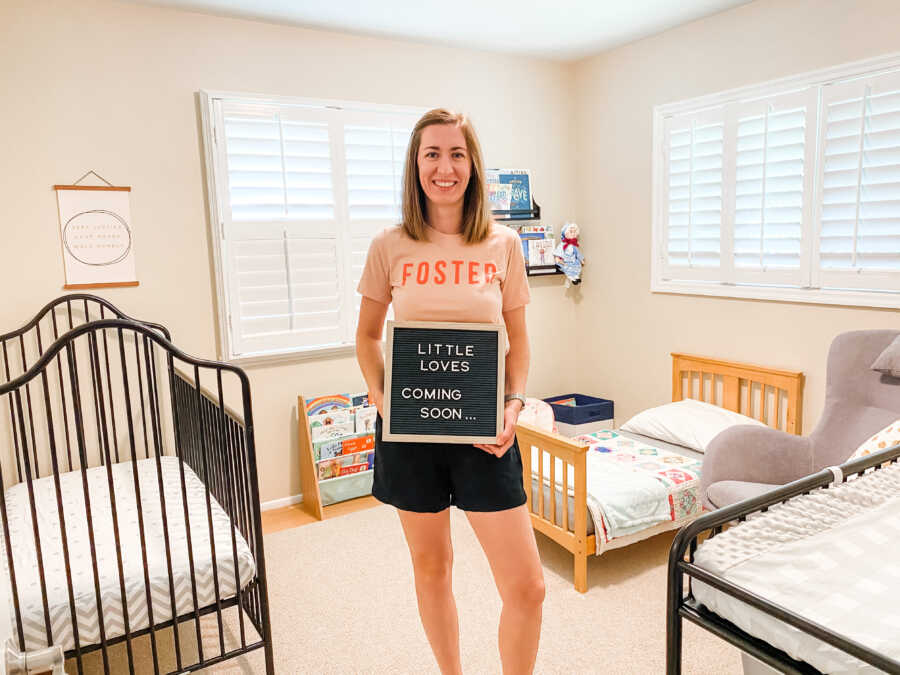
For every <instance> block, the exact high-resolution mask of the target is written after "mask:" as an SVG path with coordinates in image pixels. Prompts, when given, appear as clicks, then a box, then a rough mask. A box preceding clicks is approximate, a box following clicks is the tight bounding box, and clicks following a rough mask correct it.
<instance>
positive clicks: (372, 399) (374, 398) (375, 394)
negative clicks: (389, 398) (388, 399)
mask: <svg viewBox="0 0 900 675" xmlns="http://www.w3.org/2000/svg"><path fill="white" fill-rule="evenodd" d="M369 403H371V404H372V405H374V406H375V408H377V409H378V414H379V415H381V419H384V392H383V391H370V392H369Z"/></svg>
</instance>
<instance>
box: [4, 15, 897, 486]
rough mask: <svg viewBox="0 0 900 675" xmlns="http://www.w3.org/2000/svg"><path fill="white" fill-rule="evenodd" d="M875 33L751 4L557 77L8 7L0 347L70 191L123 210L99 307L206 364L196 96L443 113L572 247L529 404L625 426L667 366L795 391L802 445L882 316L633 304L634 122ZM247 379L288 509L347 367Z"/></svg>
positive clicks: (209, 336) (542, 299)
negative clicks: (754, 378)
mask: <svg viewBox="0 0 900 675" xmlns="http://www.w3.org/2000/svg"><path fill="white" fill-rule="evenodd" d="M896 25H900V4H898V3H896V2H892V1H890V0H881V1H878V2H876V1H874V0H873V1H868V2H862V1H860V2H854V1H850V0H846V1H831V2H823V1H816V0H756V2H753V3H751V4H749V5H745V6H742V7H739V8H737V9H734V10H730V11H728V12H724V13H721V14H718V15H716V16H713V17H710V18H707V19H703V20H700V21H696V22H693V23H691V24H688V25H685V26H682V27H679V28H676V29H673V30H670V31H667V32H665V33H662V34H660V35H657V36H655V37H652V38H648V39H645V40H642V41H640V42H637V43H633V44H631V45H627V46H625V47H622V48H619V49H616V50H614V51H611V52H608V53H605V54H603V55H599V56H597V57H594V58H591V59H586V60H584V61H581V62H579V63H577V64H572V65H564V64H558V63H553V62H549V61H543V60H539V59H526V58H521V57H508V56H498V55H492V54H488V53H485V52H476V51H468V50H459V49H450V48H443V47H428V46H422V45H416V44H412V43H405V42H399V41H389V40H382V39H374V38H363V37H355V36H350V35H344V34H340V33H330V32H324V31H311V30H304V29H300V28H294V27H287V26H277V25H272V24H265V23H257V22H250V21H244V20H235V19H227V18H217V17H212V16H206V15H201V14H192V13H186V12H179V11H174V10H167V9H158V8H153V7H146V6H141V5H132V4H122V3H116V2H108V1H102V0H87V1H85V2H80V3H78V4H75V3H68V2H63V1H59V2H46V1H37V2H20V1H17V0H14V1H13V2H9V1H7V2H5V3H4V4H3V5H2V8H0V31H2V32H0V91H2V92H3V105H2V107H0V110H2V113H0V147H2V150H3V162H2V163H0V197H2V202H0V203H2V204H3V214H4V220H3V224H2V225H0V227H2V238H0V241H2V248H0V288H3V289H5V291H6V293H5V295H4V298H3V300H2V302H0V330H5V329H7V328H11V327H13V326H17V325H19V324H21V323H23V322H24V321H25V320H26V319H28V318H30V316H31V315H32V314H33V313H34V311H35V310H36V309H37V308H38V307H40V306H41V305H42V304H43V303H44V302H46V301H47V300H49V299H50V298H53V297H55V296H56V295H58V294H60V293H61V292H62V291H61V287H62V284H63V272H62V264H61V259H60V253H59V246H60V245H59V233H58V227H59V226H58V221H57V214H56V205H55V198H54V194H53V192H52V190H51V189H50V186H51V185H53V184H54V183H59V182H68V181H70V180H73V179H75V178H77V177H78V176H80V175H81V174H82V173H83V172H84V171H86V170H87V169H89V168H90V169H95V170H96V171H98V172H99V173H101V174H103V175H105V176H106V177H107V178H109V179H110V180H111V181H113V182H115V183H119V184H128V185H131V186H133V188H134V192H133V193H132V220H133V222H134V225H135V228H136V251H137V264H138V273H139V277H140V281H141V286H140V287H139V288H137V289H127V290H110V291H106V292H103V293H102V295H104V296H105V297H108V298H109V299H110V300H112V301H113V302H115V303H117V304H119V305H120V306H121V307H122V308H124V309H125V310H126V311H128V312H129V313H131V314H133V315H135V316H139V317H145V318H148V319H155V320H158V321H161V322H163V323H165V324H166V325H168V326H169V327H170V329H171V330H172V333H173V335H174V336H175V340H176V342H177V344H179V345H180V346H181V347H183V348H184V349H185V350H186V351H187V352H189V353H193V354H196V355H201V356H212V355H214V354H215V350H216V337H215V335H216V312H215V305H214V303H215V292H214V284H213V281H212V272H211V269H212V267H211V261H210V246H209V229H208V224H207V217H206V205H205V201H204V174H203V163H202V147H201V139H200V135H199V122H198V114H197V107H196V101H195V92H196V91H198V90H199V89H201V88H203V89H212V90H230V91H248V92H259V93H272V94H280V95H295V96H308V97H315V98H335V99H353V100H366V101H376V102H383V103H395V104H405V105H449V106H455V107H459V108H461V109H463V110H466V111H468V112H469V113H470V114H471V115H472V117H473V118H474V120H475V122H476V125H477V128H478V130H479V133H480V136H481V140H482V143H483V145H484V149H485V153H486V158H487V162H488V163H489V164H492V165H501V164H503V165H510V166H527V167H531V168H532V170H533V171H534V175H535V181H536V183H537V196H538V199H539V200H540V201H541V203H542V206H543V207H544V211H545V214H546V220H547V221H548V222H551V223H553V224H554V225H557V226H558V225H559V223H560V222H561V221H562V220H563V219H565V218H569V217H572V216H573V215H577V218H578V220H579V223H580V224H582V228H583V240H584V244H585V252H586V255H587V256H588V258H589V263H588V266H587V268H586V275H585V283H584V284H583V285H582V286H581V287H580V289H577V290H576V289H571V290H570V291H568V292H564V291H563V289H562V287H561V283H560V282H559V279H543V280H541V279H537V280H533V283H532V291H533V296H534V302H533V304H532V306H531V308H530V309H529V329H530V332H531V337H532V348H533V353H534V359H533V365H532V370H531V377H530V382H529V391H530V393H531V394H532V395H537V396H544V395H549V394H553V393H564V392H567V391H571V390H573V389H575V388H577V389H578V390H579V391H583V392H585V393H595V394H601V395H606V396H609V397H611V398H614V399H615V401H616V406H617V418H618V419H619V420H620V421H622V420H624V419H625V418H627V417H628V416H630V415H631V414H633V413H634V412H636V411H638V410H640V409H642V408H646V407H648V406H651V405H656V404H659V403H662V402H664V401H666V400H668V398H669V393H670V391H669V390H670V381H671V380H670V377H669V364H670V361H669V356H668V354H669V352H670V351H676V350H678V351H687V352H694V353H698V354H707V355H712V356H721V357H724V358H732V359H739V360H744V361H750V362H756V363H761V364H766V365H772V366H779V367H784V368H791V369H799V370H802V371H804V372H805V373H806V374H807V378H808V379H807V393H806V397H805V408H806V409H805V425H804V426H805V428H806V429H807V430H808V429H809V428H810V427H811V426H812V424H813V423H814V422H815V420H816V418H817V417H818V414H819V412H820V410H821V408H822V403H823V388H824V375H825V373H824V360H825V354H826V350H827V348H828V344H829V342H830V340H831V338H832V337H833V336H834V335H835V334H837V333H839V332H841V331H844V330H847V329H851V328H861V327H887V326H894V327H896V326H898V325H900V317H898V314H897V312H895V311H878V310H870V309H855V308H845V307H829V306H819V305H800V304H789V303H775V302H756V301H744V300H723V299H715V298H706V297H691V296H678V295H660V294H651V293H650V291H649V286H650V207H651V203H650V200H651V192H650V187H651V181H650V176H651V152H650V144H651V120H652V108H653V106H654V105H657V104H661V103H668V102H672V101H677V100H681V99H686V98H690V97H694V96H699V95H703V94H707V93H712V92H716V91H721V90H724V89H729V88H732V87H737V86H741V85H746V84H751V83H755V82H762V81H766V80H769V79H773V78H778V77H782V76H787V75H792V74H795V73H800V72H804V71H808V70H812V69H816V68H821V67H826V66H830V65H834V64H838V63H843V62H846V61H850V60H855V59H861V58H866V57H870V56H877V55H880V54H884V53H888V52H892V51H900V41H898V39H897V37H896V30H895V26H896ZM798 27H802V29H801V30H798ZM576 207H577V208H576ZM248 372H249V375H250V378H251V381H252V386H253V395H254V413H255V416H256V422H257V440H258V452H259V457H260V476H261V494H262V499H263V501H268V500H273V499H279V498H282V497H287V496H289V495H294V494H297V493H298V492H299V490H300V487H299V486H300V483H299V473H298V471H299V470H298V462H297V440H296V431H295V420H296V411H295V399H296V395H297V394H298V393H301V392H302V393H306V394H322V393H333V392H337V391H346V390H355V389H360V388H362V386H363V382H362V378H361V376H360V375H359V373H358V370H357V367H356V363H355V360H354V359H352V358H333V359H322V360H315V361H306V362H299V363H292V364H286V365H281V366H277V367H275V366H269V367H253V368H249V369H248Z"/></svg>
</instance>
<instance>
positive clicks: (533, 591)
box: [466, 505, 544, 675]
mask: <svg viewBox="0 0 900 675" xmlns="http://www.w3.org/2000/svg"><path fill="white" fill-rule="evenodd" d="M466 516H468V518H469V523H471V525H472V529H473V530H475V535H476V536H477V537H478V541H479V542H481V547H482V548H483V549H484V552H485V554H486V555H487V558H488V562H489V563H490V565H491V571H492V572H493V575H494V583H495V584H497V590H498V591H500V597H501V599H502V600H503V612H502V613H501V614H500V630H499V634H500V660H501V662H502V663H503V673H504V675H519V674H520V673H525V674H530V673H531V672H532V670H533V669H534V660H535V657H536V656H537V649H538V640H539V639H540V636H541V605H542V603H543V602H544V572H543V569H542V568H541V560H540V557H539V555H538V550H537V543H536V542H535V540H534V531H533V530H532V529H531V519H530V518H529V517H528V509H527V507H526V506H524V505H522V506H518V507H516V508H514V509H507V510H505V511H493V512H484V511H466Z"/></svg>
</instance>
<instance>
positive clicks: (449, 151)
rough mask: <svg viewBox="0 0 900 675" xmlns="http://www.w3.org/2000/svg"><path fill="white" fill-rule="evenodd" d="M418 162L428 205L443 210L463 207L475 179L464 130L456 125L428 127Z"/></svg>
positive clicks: (423, 137) (420, 148)
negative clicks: (443, 208) (441, 207)
mask: <svg viewBox="0 0 900 675" xmlns="http://www.w3.org/2000/svg"><path fill="white" fill-rule="evenodd" d="M416 162H417V163H418V166H419V183H420V184H421V186H422V189H423V190H424V191H425V196H426V197H427V198H428V202H429V203H431V204H436V205H440V206H451V205H455V204H460V205H461V204H462V200H463V198H464V197H465V194H466V187H467V186H468V185H469V177H470V176H471V175H472V162H471V160H470V158H469V149H468V148H467V147H466V138H465V136H463V132H462V129H460V128H459V127H458V126H456V125H455V124H432V125H431V126H428V127H425V128H424V129H423V130H422V139H421V142H420V143H419V155H418V157H417V158H416Z"/></svg>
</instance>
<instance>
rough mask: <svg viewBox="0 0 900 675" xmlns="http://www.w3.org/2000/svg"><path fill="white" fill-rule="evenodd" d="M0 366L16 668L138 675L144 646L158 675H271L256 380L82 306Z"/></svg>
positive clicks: (0, 355)
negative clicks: (36, 660)
mask: <svg viewBox="0 0 900 675" xmlns="http://www.w3.org/2000/svg"><path fill="white" fill-rule="evenodd" d="M0 364H2V366H0V415H2V417H0V483H2V485H3V489H4V491H5V498H4V499H0V519H2V532H0V534H2V539H3V541H2V546H0V549H2V556H0V557H2V558H3V562H4V563H5V567H6V569H7V572H8V580H9V590H10V594H11V601H12V607H13V613H14V615H13V617H12V618H13V636H12V639H11V641H10V642H11V643H14V644H11V645H10V647H9V649H10V653H18V654H19V655H20V656H22V655H28V654H37V653H43V654H46V653H47V651H48V649H49V650H50V651H51V652H54V653H56V654H57V658H58V659H59V658H61V657H62V656H63V655H64V658H65V659H71V660H72V661H70V662H69V664H70V665H74V667H76V668H77V671H78V673H83V672H84V669H85V660H86V658H85V655H86V654H88V653H90V652H95V651H97V650H100V652H101V655H100V656H101V657H102V668H103V671H104V672H105V673H109V672H111V671H112V672H117V671H119V669H124V666H123V665H119V666H117V665H115V664H116V663H122V662H123V661H124V660H127V668H128V671H129V672H131V673H134V672H135V669H136V664H137V668H138V669H139V670H141V671H143V670H144V667H143V666H141V663H142V661H141V659H140V658H139V657H138V656H136V651H137V643H136V639H137V638H139V637H140V638H141V647H140V648H141V650H143V651H142V652H141V653H143V654H146V650H147V645H146V642H147V640H149V652H150V654H149V657H148V658H146V661H150V660H152V664H153V672H156V673H161V672H172V673H182V672H190V671H195V670H198V669H200V668H204V667H207V666H210V665H213V664H215V663H218V662H221V661H225V660H227V659H231V658H234V657H236V656H238V655H241V654H245V653H247V652H250V651H253V650H257V649H263V650H264V654H265V662H266V670H267V672H268V673H269V674H271V673H273V672H274V666H273V657H272V638H271V627H270V622H269V607H268V598H267V594H266V574H265V560H264V556H263V536H262V528H261V523H260V504H259V488H258V483H257V473H256V453H255V446H254V436H253V415H252V410H251V402H250V387H249V381H248V379H247V376H246V374H245V373H244V372H243V371H242V370H241V369H239V368H236V367H234V366H231V365H229V364H225V363H219V362H215V361H207V360H202V359H196V358H193V357H191V356H188V355H187V354H185V353H184V352H182V351H181V350H179V349H178V348H177V347H175V346H174V345H173V344H172V343H171V341H170V335H169V332H168V330H166V328H165V327H163V326H161V325H158V324H153V323H148V322H140V321H135V320H132V319H131V318H129V317H128V316H126V315H125V314H123V313H122V312H121V311H119V310H118V309H116V308H115V307H114V306H113V305H112V304H110V303H109V302H107V301H106V300H103V299H102V298H98V297H95V296H91V295H84V294H75V295H67V296H63V297H61V298H58V299H57V300H54V301H53V302H51V303H49V304H47V305H46V306H45V307H44V308H43V309H42V310H41V311H40V312H39V313H38V314H37V316H35V318H34V319H32V320H31V321H30V322H29V323H28V324H27V325H25V326H23V327H22V328H20V329H18V330H15V331H13V332H11V333H6V334H4V335H0ZM201 626H202V627H203V629H204V631H205V633H206V639H205V640H204V636H203V635H201V632H202V631H201ZM143 636H146V637H143ZM211 636H212V637H211ZM122 642H124V643H125V645H124V651H125V653H124V654H122V648H121V647H119V648H117V650H110V646H111V645H114V644H117V643H122ZM113 651H115V652H116V653H115V654H112V652H113ZM92 658H96V657H95V656H93V657H92ZM115 659H119V661H116V660H115ZM111 664H112V665H111Z"/></svg>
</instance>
